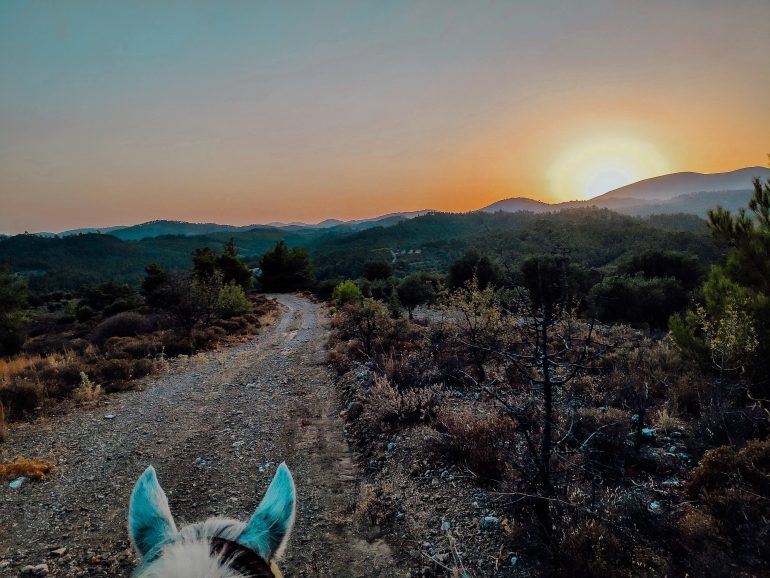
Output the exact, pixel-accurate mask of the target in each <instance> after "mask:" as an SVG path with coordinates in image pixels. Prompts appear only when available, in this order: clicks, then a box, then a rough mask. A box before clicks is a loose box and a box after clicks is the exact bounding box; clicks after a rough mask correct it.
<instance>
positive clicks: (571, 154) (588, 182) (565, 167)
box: [548, 137, 669, 200]
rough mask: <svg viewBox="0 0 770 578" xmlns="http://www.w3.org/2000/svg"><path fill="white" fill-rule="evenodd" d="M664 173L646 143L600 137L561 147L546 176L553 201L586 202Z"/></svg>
mask: <svg viewBox="0 0 770 578" xmlns="http://www.w3.org/2000/svg"><path fill="white" fill-rule="evenodd" d="M668 170H669V164H668V162H667V160H666V158H665V157H664V156H663V154H662V153H661V152H660V151H659V150H658V149H657V148H656V147H655V146H653V145H652V144H650V143H649V142H645V141H643V140H638V139H634V138H630V137H604V138H591V139H586V140H583V141H579V142H577V143H573V144H571V145H570V146H567V147H565V149H564V150H563V152H562V153H561V154H560V155H559V156H558V157H557V158H556V159H555V160H554V162H553V164H552V165H551V167H550V169H549V174H548V177H549V180H550V185H551V193H552V194H553V196H554V197H555V198H557V199H560V200H572V199H590V198H593V197H595V196H597V195H601V194H603V193H606V192H608V191H611V190H613V189H617V188H618V187H622V186H624V185H628V184H631V183H633V182H636V181H638V180H641V179H645V178H649V177H654V176H657V175H661V174H664V173H666V172H668Z"/></svg>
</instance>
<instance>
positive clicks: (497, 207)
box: [479, 197, 557, 213]
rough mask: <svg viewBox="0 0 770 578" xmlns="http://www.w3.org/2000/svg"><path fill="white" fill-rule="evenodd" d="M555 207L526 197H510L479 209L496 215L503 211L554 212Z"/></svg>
mask: <svg viewBox="0 0 770 578" xmlns="http://www.w3.org/2000/svg"><path fill="white" fill-rule="evenodd" d="M556 207H557V206H556V205H549V204H548V203H544V202H543V201H536V200H535V199H528V198H527V197H512V198H510V199H503V200H501V201H497V202H496V203H492V204H491V205H487V206H486V207H484V208H482V209H479V210H480V211H483V212H485V213H496V212H497V211H503V212H504V213H518V212H520V211H531V212H532V213H544V212H546V211H554V210H557V209H556Z"/></svg>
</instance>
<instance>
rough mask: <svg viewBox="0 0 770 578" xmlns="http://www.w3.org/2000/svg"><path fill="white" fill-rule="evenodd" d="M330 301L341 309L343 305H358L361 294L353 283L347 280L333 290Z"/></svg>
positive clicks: (361, 297)
mask: <svg viewBox="0 0 770 578" xmlns="http://www.w3.org/2000/svg"><path fill="white" fill-rule="evenodd" d="M332 299H334V303H336V304H337V307H343V306H345V305H349V304H354V303H359V302H360V301H361V300H362V299H363V294H362V293H361V289H359V288H358V285H356V283H355V281H351V280H350V279H348V280H346V281H343V282H342V283H340V284H339V285H337V286H336V287H335V288H334V291H333V292H332Z"/></svg>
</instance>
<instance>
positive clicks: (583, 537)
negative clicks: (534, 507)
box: [559, 520, 630, 578]
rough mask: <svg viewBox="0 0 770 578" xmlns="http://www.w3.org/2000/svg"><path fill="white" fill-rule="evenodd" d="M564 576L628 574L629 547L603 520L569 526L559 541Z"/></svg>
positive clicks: (618, 575)
mask: <svg viewBox="0 0 770 578" xmlns="http://www.w3.org/2000/svg"><path fill="white" fill-rule="evenodd" d="M559 554H560V558H561V565H562V572H563V574H562V575H564V576H581V577H583V576H595V577H597V578H599V577H601V578H605V577H607V578H609V577H615V576H617V577H621V576H628V575H629V574H630V572H629V562H630V560H629V549H628V548H627V545H626V544H623V543H622V542H621V541H620V540H619V539H618V537H617V536H616V535H615V532H612V531H611V530H610V529H609V528H607V527H606V526H605V525H604V524H602V523H601V522H598V521H596V520H588V521H585V522H582V523H580V524H578V525H577V526H575V527H573V528H570V529H569V530H567V532H566V533H565V535H564V537H563V538H562V540H561V543H560V545H559Z"/></svg>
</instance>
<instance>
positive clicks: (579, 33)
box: [0, 0, 770, 233]
mask: <svg viewBox="0 0 770 578" xmlns="http://www.w3.org/2000/svg"><path fill="white" fill-rule="evenodd" d="M768 22H770V2H768V0H733V1H731V2H726V1H723V0H719V1H712V0H697V1H696V0H644V1H641V0H638V1H633V2H631V1H626V0H581V1H579V2H578V1H566V0H565V1H551V0H540V1H537V2H536V1H534V0H518V1H517V0H510V1H506V2H483V1H479V2H453V1H450V0H439V1H435V2H434V1H419V2H399V1H396V0H389V1H383V2H362V1H351V2H343V1H340V2H322V1H314V2H302V1H292V2H283V1H280V2H269V1H262V0H260V1H243V2H239V1H237V0H228V1H226V2H213V1H211V2H194V1H190V2H178V1H171V0H151V1H150V0H146V1H143V0H132V1H131V2H125V1H120V2H113V1H109V0H100V1H93V2H86V1H78V0H69V1H66V2H59V1H54V0H50V1H29V0H27V1H21V0H2V1H1V2H0V232H5V233H17V232H21V231H25V230H28V231H61V230H65V229H69V228H74V227H105V226H110V225H124V224H133V223H138V222H143V221H147V220H152V219H178V220H187V221H195V222H222V223H232V224H248V223H266V222H271V221H305V222H317V221H320V220H322V219H325V218H343V219H348V218H361V217H370V216H375V215H379V214H384V213H389V212H393V211H407V210H419V209H427V208H431V209H437V210H448V211H466V210H472V209H476V208H479V207H481V206H484V205H486V204H489V203H491V202H494V201H496V200H499V199H502V198H507V197H517V196H524V197H530V198H536V199H542V200H545V201H561V200H568V199H582V198H590V197H591V196H595V195H597V194H601V193H603V192H606V191H607V190H611V189H613V188H616V187H618V186H621V185H624V184H628V183H630V182H633V181H636V180H639V179H642V178H647V177H651V176H656V175H660V174H666V173H669V172H676V171H698V172H720V171H726V170H733V169H736V168H740V167H744V166H753V165H764V164H766V162H767V154H768V153H770V96H768V95H770V74H768V72H769V69H768V65H769V64H770V62H769V61H768V55H770V34H768V28H767V24H768Z"/></svg>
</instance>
